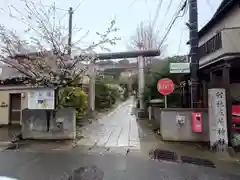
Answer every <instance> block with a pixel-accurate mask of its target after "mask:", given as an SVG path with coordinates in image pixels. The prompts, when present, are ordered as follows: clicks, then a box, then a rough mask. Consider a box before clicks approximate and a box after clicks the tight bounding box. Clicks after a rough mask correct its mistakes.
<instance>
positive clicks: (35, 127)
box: [21, 108, 76, 140]
mask: <svg viewBox="0 0 240 180" xmlns="http://www.w3.org/2000/svg"><path fill="white" fill-rule="evenodd" d="M48 112H49V114H50V117H49V121H50V123H49V127H48V122H47V111H46V110H37V109H36V110H30V109H24V110H23V112H22V129H21V132H22V136H23V138H24V139H51V140H54V139H74V138H75V137H76V112H75V109H74V108H65V109H61V110H59V111H57V110H48ZM54 114H55V115H54Z"/></svg>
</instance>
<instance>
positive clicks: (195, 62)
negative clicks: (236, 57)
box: [188, 0, 199, 108]
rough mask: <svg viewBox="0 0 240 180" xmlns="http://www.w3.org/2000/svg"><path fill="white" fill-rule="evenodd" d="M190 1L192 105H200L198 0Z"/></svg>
mask: <svg viewBox="0 0 240 180" xmlns="http://www.w3.org/2000/svg"><path fill="white" fill-rule="evenodd" d="M188 2H189V24H188V26H189V30H190V41H189V42H190V48H191V49H190V63H191V107H192V108H197V107H199V89H198V88H199V80H198V69H199V54H198V7H197V0H188Z"/></svg>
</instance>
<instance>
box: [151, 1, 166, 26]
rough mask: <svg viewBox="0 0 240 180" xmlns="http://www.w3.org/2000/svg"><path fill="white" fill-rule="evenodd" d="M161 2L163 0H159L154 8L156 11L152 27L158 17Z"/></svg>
mask: <svg viewBox="0 0 240 180" xmlns="http://www.w3.org/2000/svg"><path fill="white" fill-rule="evenodd" d="M162 3H163V0H159V2H158V5H157V9H156V12H155V16H154V20H153V23H152V27H153V28H154V26H155V24H156V22H157V19H158V17H159V14H160V13H159V12H160V10H161V7H162Z"/></svg>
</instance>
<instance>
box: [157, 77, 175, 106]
mask: <svg viewBox="0 0 240 180" xmlns="http://www.w3.org/2000/svg"><path fill="white" fill-rule="evenodd" d="M157 89H158V91H159V92H160V93H161V94H162V95H164V102H165V108H167V95H169V94H171V93H172V92H173V90H174V83H173V81H172V80H171V79H168V78H165V79H160V80H159V81H158V83H157Z"/></svg>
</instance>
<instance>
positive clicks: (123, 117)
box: [76, 99, 157, 153]
mask: <svg viewBox="0 0 240 180" xmlns="http://www.w3.org/2000/svg"><path fill="white" fill-rule="evenodd" d="M133 106H134V101H133V99H130V100H128V101H126V102H125V103H123V104H121V105H120V107H118V108H117V109H115V110H114V111H113V112H111V113H110V114H108V115H106V116H104V117H102V118H101V119H100V120H99V121H98V123H94V124H90V125H88V126H86V127H84V128H83V129H82V136H83V137H84V138H83V139H81V140H80V141H79V142H78V143H77V145H76V148H77V149H79V150H81V151H82V149H83V148H85V149H86V150H88V151H91V152H98V151H99V152H100V153H101V152H102V153H103V152H106V151H108V152H122V153H128V152H129V151H130V150H131V151H135V152H136V151H138V152H142V151H143V150H144V149H146V148H145V147H148V148H149V147H152V145H153V144H154V142H157V139H156V137H155V134H154V133H153V132H152V131H151V130H150V129H146V128H143V127H141V126H140V122H137V120H136V117H135V115H134V114H133V113H132V109H133ZM149 145H150V146H149ZM148 148H147V149H148Z"/></svg>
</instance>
